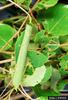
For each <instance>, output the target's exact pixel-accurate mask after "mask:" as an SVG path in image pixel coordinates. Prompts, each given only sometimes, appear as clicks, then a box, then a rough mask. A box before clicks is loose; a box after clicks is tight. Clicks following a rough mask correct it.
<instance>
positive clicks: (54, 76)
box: [51, 69, 61, 92]
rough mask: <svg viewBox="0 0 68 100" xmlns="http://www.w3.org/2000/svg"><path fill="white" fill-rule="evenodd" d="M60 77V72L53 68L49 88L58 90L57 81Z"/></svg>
mask: <svg viewBox="0 0 68 100" xmlns="http://www.w3.org/2000/svg"><path fill="white" fill-rule="evenodd" d="M60 79H61V74H60V72H59V71H58V70H57V69H53V74H52V77H51V88H52V89H53V90H54V91H55V92H58V90H57V83H58V81H59V80H60Z"/></svg>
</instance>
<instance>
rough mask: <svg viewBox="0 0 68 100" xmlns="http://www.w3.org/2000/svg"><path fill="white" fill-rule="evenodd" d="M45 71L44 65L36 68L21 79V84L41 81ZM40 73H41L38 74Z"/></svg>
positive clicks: (27, 84) (34, 83)
mask: <svg viewBox="0 0 68 100" xmlns="http://www.w3.org/2000/svg"><path fill="white" fill-rule="evenodd" d="M45 72H46V68H45V66H44V65H43V66H41V67H39V68H36V69H35V71H34V73H33V74H32V75H28V76H26V78H25V79H24V80H23V86H35V85H37V84H39V83H40V82H41V80H42V79H43V77H44V75H45ZM40 73H41V74H40Z"/></svg>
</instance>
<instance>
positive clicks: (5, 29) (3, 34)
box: [0, 24, 16, 50]
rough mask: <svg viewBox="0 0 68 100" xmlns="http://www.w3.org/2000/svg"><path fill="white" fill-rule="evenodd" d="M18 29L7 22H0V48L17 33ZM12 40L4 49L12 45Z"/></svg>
mask: <svg viewBox="0 0 68 100" xmlns="http://www.w3.org/2000/svg"><path fill="white" fill-rule="evenodd" d="M15 32H16V30H15V29H14V28H12V27H11V26H9V25H7V24H0V49H1V48H2V47H3V46H4V45H5V44H6V43H7V42H8V41H9V40H10V38H11V37H12V36H13V35H14V34H15ZM11 43H12V42H10V43H9V44H8V45H7V46H6V47H5V48H4V49H6V50H7V49H8V48H10V47H11Z"/></svg>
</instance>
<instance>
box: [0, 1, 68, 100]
mask: <svg viewBox="0 0 68 100" xmlns="http://www.w3.org/2000/svg"><path fill="white" fill-rule="evenodd" d="M8 1H9V3H12V5H15V6H17V7H18V8H19V11H18V12H19V15H18V16H16V17H12V18H8V19H3V20H2V21H1V22H0V53H1V54H2V55H3V57H4V59H5V60H4V61H0V63H1V64H2V63H5V64H4V68H1V70H2V73H1V74H0V77H1V80H2V78H4V79H6V81H4V82H5V84H8V83H9V81H8V80H11V81H12V84H11V89H10V90H11V91H10V93H9V96H10V95H11V93H12V90H14V89H15V90H16V91H20V92H21V93H22V94H23V96H26V97H27V98H29V99H31V100H32V98H31V97H30V96H29V95H28V94H27V93H26V92H25V91H24V89H23V88H22V87H31V88H32V89H33V91H34V92H35V94H36V95H37V99H38V100H45V98H46V100H47V99H48V98H47V97H48V96H56V95H60V90H62V89H63V88H64V86H65V85H66V84H67V83H68V81H67V80H65V79H64V77H65V76H66V75H68V5H66V4H60V3H58V1H59V0H41V1H40V0H37V1H36V3H35V4H34V5H32V0H14V1H12V0H8ZM4 2H6V3H7V1H6V0H4ZM1 10H2V9H1ZM20 10H21V11H20ZM20 12H21V13H22V14H23V13H25V14H23V15H22V14H21V13H20ZM35 13H36V14H35ZM20 25H21V26H20ZM8 62H10V63H8ZM7 63H8V65H7ZM3 70H4V72H3ZM4 74H5V75H4ZM6 75H7V76H9V77H8V78H6ZM21 89H22V90H21ZM22 91H23V92H22Z"/></svg>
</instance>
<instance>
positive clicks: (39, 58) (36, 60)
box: [28, 51, 48, 68]
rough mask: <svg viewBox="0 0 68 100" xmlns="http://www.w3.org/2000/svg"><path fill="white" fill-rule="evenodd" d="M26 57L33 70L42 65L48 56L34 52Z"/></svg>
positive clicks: (30, 52)
mask: <svg viewBox="0 0 68 100" xmlns="http://www.w3.org/2000/svg"><path fill="white" fill-rule="evenodd" d="M28 57H29V59H30V61H31V63H32V65H33V67H35V68H36V67H40V66H42V65H44V63H46V62H47V61H48V55H44V54H43V53H39V52H36V51H29V52H28Z"/></svg>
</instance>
